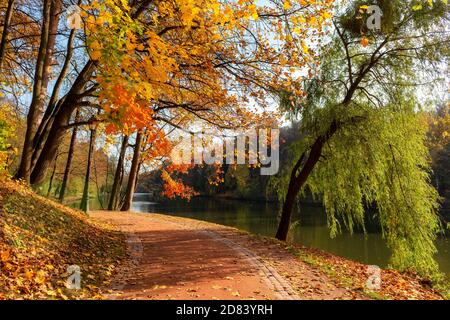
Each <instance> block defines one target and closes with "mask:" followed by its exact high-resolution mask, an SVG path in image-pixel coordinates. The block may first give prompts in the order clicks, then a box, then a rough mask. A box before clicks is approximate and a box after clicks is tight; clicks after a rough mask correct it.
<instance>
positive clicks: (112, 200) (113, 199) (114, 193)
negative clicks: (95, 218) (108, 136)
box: [108, 135, 129, 210]
mask: <svg viewBox="0 0 450 320" xmlns="http://www.w3.org/2000/svg"><path fill="white" fill-rule="evenodd" d="M128 139H129V138H128V136H126V135H124V136H123V140H122V145H121V147H120V154H119V159H118V160H117V167H116V173H115V174H114V182H113V185H112V188H111V195H110V197H109V203H108V210H117V207H118V196H119V195H120V192H119V191H120V182H121V181H122V179H121V178H122V175H123V163H124V160H125V153H126V151H127V147H128Z"/></svg>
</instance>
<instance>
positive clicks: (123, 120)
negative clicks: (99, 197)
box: [17, 0, 331, 184]
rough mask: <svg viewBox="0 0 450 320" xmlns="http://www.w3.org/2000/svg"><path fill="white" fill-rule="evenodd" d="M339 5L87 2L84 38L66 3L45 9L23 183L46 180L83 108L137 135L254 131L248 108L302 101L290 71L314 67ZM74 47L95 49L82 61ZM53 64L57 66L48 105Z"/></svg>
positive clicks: (21, 174) (51, 4) (51, 3)
mask: <svg viewBox="0 0 450 320" xmlns="http://www.w3.org/2000/svg"><path fill="white" fill-rule="evenodd" d="M330 3H331V1H322V2H318V1H299V2H289V1H285V2H284V3H279V2H278V1H271V2H269V3H267V4H266V5H257V4H254V3H252V2H247V1H239V2H237V3H229V4H225V3H220V2H217V1H200V0H198V1H189V2H187V1H181V0H180V1H176V2H173V3H167V2H150V1H143V2H132V4H131V5H129V4H128V3H127V2H126V1H121V2H120V3H116V2H114V1H108V0H105V1H93V2H90V3H88V4H86V5H83V4H81V3H80V5H81V7H82V9H83V12H84V17H83V20H84V29H83V30H68V29H67V28H66V27H65V26H64V24H62V23H58V20H59V19H61V17H60V16H59V15H58V14H55V12H60V11H54V10H52V8H53V7H55V8H56V7H58V6H60V5H61V1H56V0H55V1H51V0H49V1H44V3H43V7H42V8H41V10H42V11H41V12H42V15H41V17H39V18H40V19H38V20H39V21H40V22H41V23H40V33H39V34H40V43H39V50H38V52H37V53H36V58H35V63H34V70H33V73H34V75H33V76H34V81H33V86H34V88H33V99H32V101H31V103H30V105H29V106H28V126H27V127H28V128H27V132H28V133H27V135H26V139H25V140H26V141H25V143H24V148H23V150H22V162H21V166H20V170H19V172H18V174H17V177H18V178H23V179H25V180H26V181H29V182H30V183H32V184H36V183H40V182H42V181H43V179H44V178H45V176H46V173H47V171H48V168H49V166H50V165H51V163H53V157H54V155H55V151H56V149H57V147H58V145H59V144H60V143H61V141H62V137H63V135H64V133H65V132H66V131H67V130H68V129H69V128H70V127H71V125H69V123H70V119H71V118H72V114H73V111H74V110H75V109H76V108H78V107H80V106H84V107H91V108H99V107H101V108H102V110H104V116H103V118H104V119H105V120H106V121H111V122H114V121H115V122H116V123H119V124H120V125H121V126H123V127H128V129H132V127H133V126H134V127H136V128H138V127H143V126H147V127H148V126H150V125H154V123H155V122H166V123H167V122H169V123H172V124H173V122H172V120H173V119H174V117H175V118H176V119H178V120H181V121H184V123H187V122H189V120H190V119H193V118H196V119H200V120H202V121H204V122H205V123H207V124H209V125H219V126H222V127H231V126H236V125H241V124H242V123H245V122H248V119H249V115H250V113H249V112H247V111H245V110H244V109H242V108H241V107H242V103H243V102H245V101H248V99H249V97H252V100H258V101H260V102H264V100H265V103H267V100H266V99H265V98H266V96H265V95H266V94H265V93H273V92H275V91H276V90H275V89H277V88H280V87H289V88H290V89H291V90H292V91H294V92H296V93H298V94H301V92H300V91H299V89H298V86H296V82H294V81H292V80H293V77H292V72H291V71H292V70H291V69H298V68H301V67H303V66H304V65H305V64H307V63H312V62H313V56H314V52H313V50H310V49H309V47H308V46H309V45H310V43H307V42H306V41H302V39H304V38H305V37H306V36H308V37H309V38H311V43H312V42H313V38H314V36H316V37H317V36H319V35H320V34H321V32H322V29H321V26H322V24H323V22H324V20H326V19H327V18H329V16H330V15H329V11H328V7H329V5H330ZM18 5H21V3H19V4H18ZM62 7H63V8H65V7H67V4H66V3H64V2H62ZM38 12H39V11H38ZM54 26H60V27H59V29H58V30H57V32H56V33H57V34H58V35H59V34H61V35H63V38H64V37H65V38H66V39H67V41H66V43H65V48H64V46H62V45H61V44H62V43H64V42H63V41H61V42H59V43H57V45H59V47H60V49H61V50H58V52H56V51H55V50H53V46H54V41H53V37H54V35H55V32H54ZM274 43H276V45H274ZM75 44H76V45H77V49H78V48H80V47H81V48H82V45H83V44H87V45H88V47H89V49H88V50H87V52H86V51H85V52H84V54H83V53H82V52H80V51H79V50H78V55H75V50H76V49H75ZM49 59H52V61H53V62H55V64H58V66H57V67H54V68H52V74H51V76H52V77H53V78H54V79H56V82H55V85H54V86H53V87H52V88H48V90H49V91H50V94H49V96H48V97H47V96H46V95H45V91H46V87H47V83H48V78H49V76H50V75H49V74H47V71H48V68H47V67H48V61H49ZM75 61H76V65H74V62H75ZM74 66H76V67H74ZM63 83H65V84H66V85H64V87H63V86H62V84H63ZM43 101H44V102H43ZM125 102H127V103H125ZM43 104H44V105H45V108H42V107H41V106H42V105H43ZM225 115H227V116H225ZM178 120H177V121H178ZM128 129H127V130H128ZM132 131H133V130H132Z"/></svg>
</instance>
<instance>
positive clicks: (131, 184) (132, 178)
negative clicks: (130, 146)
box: [120, 131, 143, 211]
mask: <svg viewBox="0 0 450 320" xmlns="http://www.w3.org/2000/svg"><path fill="white" fill-rule="evenodd" d="M142 138H143V134H142V132H141V131H138V133H137V134H136V143H135V144H134V153H133V160H132V161H131V169H130V174H129V176H128V184H127V191H126V194H125V200H124V203H123V205H122V208H121V209H120V210H121V211H128V210H130V208H131V203H132V202H133V194H134V189H135V188H136V176H137V175H138V174H139V172H138V170H139V162H140V156H141V145H142Z"/></svg>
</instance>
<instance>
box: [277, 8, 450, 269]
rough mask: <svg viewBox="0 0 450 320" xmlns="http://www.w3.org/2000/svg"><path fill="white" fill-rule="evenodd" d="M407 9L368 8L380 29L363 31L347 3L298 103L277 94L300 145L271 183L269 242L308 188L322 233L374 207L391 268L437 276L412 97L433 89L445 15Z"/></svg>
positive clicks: (441, 59) (432, 200)
mask: <svg viewBox="0 0 450 320" xmlns="http://www.w3.org/2000/svg"><path fill="white" fill-rule="evenodd" d="M416 2H417V1H375V2H373V1H371V3H370V4H378V5H379V6H380V8H381V9H382V11H383V13H384V15H383V17H382V20H381V21H382V24H381V31H378V32H373V31H370V30H367V28H366V25H365V21H366V19H367V17H368V13H367V11H366V8H367V5H369V3H366V1H352V2H351V4H350V6H349V7H348V8H347V10H344V11H341V14H340V15H339V16H338V17H337V18H335V19H334V35H333V37H332V39H331V40H330V42H329V44H328V45H326V46H325V48H324V50H323V52H322V63H321V66H320V67H319V68H318V70H317V74H316V76H315V77H314V79H312V81H309V82H308V83H307V85H306V86H307V90H308V92H309V95H308V98H307V99H306V101H304V100H303V101H302V100H300V99H296V98H295V97H294V96H289V95H286V94H284V95H283V99H282V102H284V106H285V107H286V108H287V109H288V111H290V113H291V114H295V115H296V116H297V117H298V118H299V119H300V121H301V131H302V134H303V136H304V137H305V138H304V139H302V140H301V141H298V142H296V143H295V144H293V145H292V147H291V152H292V154H293V155H294V157H295V159H297V160H296V161H294V163H291V165H290V167H289V168H287V169H286V170H285V171H284V172H283V174H282V175H281V178H279V179H278V180H277V181H276V184H277V188H278V190H279V196H280V200H281V201H282V203H283V207H282V212H281V221H280V225H279V228H278V232H277V235H276V237H277V238H278V239H281V240H286V237H287V234H288V230H289V224H290V218H291V213H292V210H293V207H294V205H295V202H296V200H297V197H298V195H299V194H300V193H302V192H303V191H305V190H306V189H309V190H311V191H312V192H313V193H314V194H318V195H320V196H321V198H322V199H323V204H324V206H325V209H326V213H327V216H328V226H329V228H330V231H331V236H335V235H336V234H337V233H338V232H339V231H341V230H342V228H347V229H348V230H350V231H353V229H354V227H355V226H356V225H359V226H362V227H364V212H365V208H367V206H369V205H375V206H376V208H377V218H378V221H379V222H380V224H381V227H382V233H383V236H384V237H385V239H386V241H387V245H388V247H389V248H390V249H391V250H392V257H391V264H392V265H393V266H394V267H397V268H399V269H407V268H413V269H415V270H416V271H418V272H420V273H422V274H428V275H429V274H431V273H433V272H435V271H437V270H438V268H437V264H436V263H435V261H434V260H433V255H434V253H435V251H436V248H435V246H434V244H433V242H434V240H435V237H436V234H437V232H438V230H439V220H438V216H437V214H436V210H437V208H438V204H437V193H436V191H435V190H434V188H433V187H432V186H431V184H430V181H429V173H430V169H429V168H430V167H429V161H428V151H427V149H426V147H425V145H424V139H425V132H426V128H424V126H423V121H421V119H420V113H419V112H418V111H419V109H420V103H419V101H420V99H419V97H420V96H421V95H420V94H417V91H421V90H419V88H421V87H423V86H424V85H425V84H427V85H430V86H432V85H433V84H436V83H437V82H438V78H439V77H438V74H439V70H440V69H441V68H442V66H443V65H444V64H445V59H446V54H445V50H446V49H445V48H448V38H447V34H446V33H445V31H443V30H442V29H443V21H444V20H445V19H446V17H447V8H446V5H444V4H443V3H441V2H438V3H435V4H434V6H430V5H429V3H428V2H427V1H424V3H423V5H422V7H418V6H417V5H415V3H416ZM341 10H342V9H341ZM297 100H298V101H297Z"/></svg>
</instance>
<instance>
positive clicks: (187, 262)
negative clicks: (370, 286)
mask: <svg viewBox="0 0 450 320" xmlns="http://www.w3.org/2000/svg"><path fill="white" fill-rule="evenodd" d="M91 216H92V217H93V218H95V219H97V220H101V221H104V222H108V223H110V224H112V225H114V226H115V227H116V228H118V229H120V230H121V231H122V232H124V233H125V234H126V236H127V247H128V255H129V259H128V260H127V261H126V262H125V263H124V264H123V265H122V266H121V267H120V268H119V271H118V274H117V275H116V277H115V279H113V280H114V281H113V285H112V289H113V290H112V293H111V294H110V296H109V297H110V298H113V299H156V300H158V299H188V300H196V299H206V300H210V299H213V300H214V299H217V300H234V299H258V300H262V299H285V300H287V299H354V298H358V297H355V296H354V293H352V292H350V291H348V290H346V289H343V288H339V287H336V286H335V285H334V284H333V283H332V282H331V281H329V279H327V278H326V277H325V276H324V275H323V274H320V273H318V272H317V271H316V270H313V269H311V268H310V267H309V266H307V265H306V264H305V263H303V262H301V261H299V260H298V259H296V258H295V257H294V256H293V255H292V254H290V253H289V252H287V251H286V250H285V249H283V248H280V247H278V246H273V245H270V244H268V243H264V242H261V241H260V240H258V239H255V237H246V235H245V234H244V233H241V232H239V231H237V230H235V229H233V228H229V227H224V226H218V225H215V224H210V223H207V222H202V221H196V220H191V219H185V218H178V217H170V216H164V215H158V214H141V213H129V212H127V213H124V212H110V211H95V212H92V213H91Z"/></svg>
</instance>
